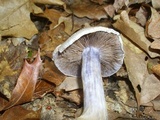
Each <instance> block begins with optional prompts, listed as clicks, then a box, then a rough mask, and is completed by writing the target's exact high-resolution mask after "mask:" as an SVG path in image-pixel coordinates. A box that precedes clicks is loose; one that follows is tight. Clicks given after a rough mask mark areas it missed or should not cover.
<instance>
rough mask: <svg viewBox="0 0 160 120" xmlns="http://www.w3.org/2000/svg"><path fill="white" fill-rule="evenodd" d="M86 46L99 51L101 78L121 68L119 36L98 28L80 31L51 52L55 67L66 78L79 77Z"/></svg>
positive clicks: (122, 55)
mask: <svg viewBox="0 0 160 120" xmlns="http://www.w3.org/2000/svg"><path fill="white" fill-rule="evenodd" d="M88 46H93V47H96V48H97V49H99V52H100V63H101V74H102V77H108V76H111V75H113V74H114V73H116V72H117V71H118V70H119V69H120V67H121V66H122V64H123V58H124V51H123V44H122V40H121V37H120V34H119V33H118V32H117V31H115V30H113V29H110V28H106V27H99V26H98V27H89V28H84V29H81V30H79V31H78V32H76V33H74V34H73V35H72V36H71V37H70V38H68V40H66V41H65V42H64V43H63V44H61V45H59V46H58V47H57V48H56V49H55V51H54V52H53V60H54V63H55V65H56V66H57V68H58V69H59V70H60V71H61V72H62V73H64V74H65V75H67V76H81V63H82V52H83V49H85V48H86V47H88ZM95 64H96V63H95Z"/></svg>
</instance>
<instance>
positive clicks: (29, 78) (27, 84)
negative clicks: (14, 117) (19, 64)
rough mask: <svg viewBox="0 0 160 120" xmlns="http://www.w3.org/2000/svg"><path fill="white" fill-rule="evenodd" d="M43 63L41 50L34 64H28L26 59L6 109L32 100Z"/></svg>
mask: <svg viewBox="0 0 160 120" xmlns="http://www.w3.org/2000/svg"><path fill="white" fill-rule="evenodd" d="M41 63H42V61H41V59H40V51H39V52H38V54H37V57H36V59H35V61H34V62H33V63H32V64H28V62H27V61H25V64H24V66H23V69H22V71H21V74H20V76H19V78H18V80H17V84H16V86H15V88H14V89H13V91H12V95H11V99H10V100H9V102H8V103H7V105H6V106H5V108H4V109H7V108H10V107H12V106H15V105H18V104H22V103H25V102H29V101H31V100H32V97H33V92H34V90H35V85H36V82H37V80H38V73H39V68H40V65H41Z"/></svg>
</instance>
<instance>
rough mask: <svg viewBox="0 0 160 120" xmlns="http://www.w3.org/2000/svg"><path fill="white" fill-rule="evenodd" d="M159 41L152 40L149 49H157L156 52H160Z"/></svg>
mask: <svg viewBox="0 0 160 120" xmlns="http://www.w3.org/2000/svg"><path fill="white" fill-rule="evenodd" d="M159 46H160V40H157V39H156V40H154V41H153V42H152V43H151V45H150V47H151V48H152V49H158V50H160V47H159Z"/></svg>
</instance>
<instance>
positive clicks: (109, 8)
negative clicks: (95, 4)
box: [104, 5, 115, 18]
mask: <svg viewBox="0 0 160 120" xmlns="http://www.w3.org/2000/svg"><path fill="white" fill-rule="evenodd" d="M104 10H105V11H106V12H107V14H108V15H109V17H111V18H112V17H113V16H114V15H115V8H114V6H113V5H107V6H105V7H104Z"/></svg>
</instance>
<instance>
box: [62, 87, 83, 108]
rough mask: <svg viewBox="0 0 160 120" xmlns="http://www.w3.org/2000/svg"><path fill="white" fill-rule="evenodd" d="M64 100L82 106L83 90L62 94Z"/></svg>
mask: <svg viewBox="0 0 160 120" xmlns="http://www.w3.org/2000/svg"><path fill="white" fill-rule="evenodd" d="M61 97H63V98H65V99H67V100H69V101H71V102H74V103H76V104H77V105H80V104H81V103H82V101H83V90H82V89H81V90H73V91H70V92H67V93H65V94H62V96H61Z"/></svg>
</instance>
